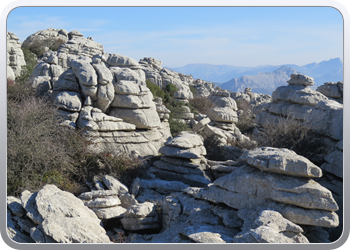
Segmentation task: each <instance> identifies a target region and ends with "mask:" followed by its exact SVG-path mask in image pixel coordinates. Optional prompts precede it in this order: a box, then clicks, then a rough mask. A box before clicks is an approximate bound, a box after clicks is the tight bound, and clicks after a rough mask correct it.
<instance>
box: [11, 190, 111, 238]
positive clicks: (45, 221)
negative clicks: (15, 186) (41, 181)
mask: <svg viewBox="0 0 350 250" xmlns="http://www.w3.org/2000/svg"><path fill="white" fill-rule="evenodd" d="M9 203H10V204H9ZM8 204H9V205H8V207H9V209H10V210H11V212H10V211H8V213H10V214H8V215H9V216H10V217H8V221H9V222H12V223H13V222H16V223H17V225H15V226H13V224H8V231H9V232H10V237H11V238H12V239H14V240H15V241H18V238H20V239H21V241H20V242H24V243H27V242H29V243H30V242H37V243H57V242H58V243H109V242H110V240H109V238H108V236H107V235H106V231H105V229H104V228H103V227H102V226H101V221H100V219H98V218H97V216H96V215H95V213H94V212H93V211H91V210H90V209H89V208H87V207H86V206H84V203H83V202H82V201H81V200H80V199H78V198H76V197H75V196H74V195H73V194H71V193H68V192H64V191H61V190H60V189H58V188H57V187H56V186H54V185H45V186H44V187H43V188H42V189H41V190H40V191H39V192H37V193H31V192H29V191H27V190H26V191H24V192H23V193H22V195H21V200H15V199H14V198H10V199H9V200H8ZM12 213H13V214H14V216H13V215H12ZM16 227H17V228H19V229H14V228H16ZM23 235H24V236H23Z"/></svg>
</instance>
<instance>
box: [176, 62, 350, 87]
mask: <svg viewBox="0 0 350 250" xmlns="http://www.w3.org/2000/svg"><path fill="white" fill-rule="evenodd" d="M292 69H293V70H292ZM172 70H175V71H177V72H181V73H184V74H190V75H192V76H193V77H194V78H199V79H203V80H206V81H211V82H214V83H216V85H218V86H220V87H221V88H223V89H227V90H231V91H236V92H241V91H244V89H245V88H246V87H249V88H251V89H252V91H253V92H257V93H262V94H271V93H272V91H273V90H274V89H276V88H277V87H279V86H282V85H287V83H286V81H287V80H288V79H289V78H290V74H291V72H293V73H302V74H305V75H308V76H310V77H312V78H314V80H315V87H316V86H319V85H322V84H323V83H325V82H337V81H342V80H343V62H342V60H341V59H340V58H332V59H329V60H324V61H321V62H319V63H316V62H313V63H309V64H305V65H303V66H299V65H296V64H284V65H260V66H256V67H243V66H231V65H212V64H207V63H198V64H187V65H186V66H184V67H179V68H172ZM283 71H284V72H283ZM288 74H289V75H288ZM229 77H230V79H228V78H229ZM227 79H228V80H227ZM223 80H225V81H223Z"/></svg>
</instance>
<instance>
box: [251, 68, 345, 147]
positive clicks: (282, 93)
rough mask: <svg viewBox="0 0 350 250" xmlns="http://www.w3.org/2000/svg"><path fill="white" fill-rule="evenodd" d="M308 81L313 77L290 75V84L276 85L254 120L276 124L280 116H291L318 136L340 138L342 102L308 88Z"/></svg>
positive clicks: (264, 124)
mask: <svg viewBox="0 0 350 250" xmlns="http://www.w3.org/2000/svg"><path fill="white" fill-rule="evenodd" d="M302 76H303V77H302ZM311 84H313V81H312V78H309V77H307V76H304V75H300V74H292V76H291V80H290V81H289V85H288V86H282V87H278V88H277V89H276V90H275V91H274V92H273V93H272V102H271V103H267V104H265V105H263V108H264V109H265V110H264V111H261V112H260V113H259V114H258V115H257V116H256V118H255V122H256V123H257V124H258V125H260V126H267V125H268V124H270V125H277V124H278V123H279V122H280V120H281V119H282V120H284V119H292V120H296V121H297V122H300V123H305V124H307V125H309V127H310V128H311V129H312V130H314V131H315V132H317V133H319V134H321V135H324V136H327V137H330V138H332V139H334V140H341V139H342V137H343V126H342V125H343V105H342V104H340V103H338V102H336V101H333V100H329V99H328V98H327V97H326V96H325V95H323V94H322V93H320V92H318V91H314V90H311V89H310V88H309V87H308V86H310V85H311Z"/></svg>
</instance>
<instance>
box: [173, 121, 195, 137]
mask: <svg viewBox="0 0 350 250" xmlns="http://www.w3.org/2000/svg"><path fill="white" fill-rule="evenodd" d="M169 127H170V132H171V135H172V136H176V135H178V134H179V133H180V132H181V131H189V130H190V127H189V126H188V125H187V124H185V123H183V122H181V121H179V120H177V119H174V118H170V119H169Z"/></svg>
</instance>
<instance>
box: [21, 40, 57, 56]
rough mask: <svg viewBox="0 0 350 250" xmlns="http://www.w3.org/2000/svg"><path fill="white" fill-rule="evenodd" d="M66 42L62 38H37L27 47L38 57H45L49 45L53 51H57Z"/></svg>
mask: <svg viewBox="0 0 350 250" xmlns="http://www.w3.org/2000/svg"><path fill="white" fill-rule="evenodd" d="M63 43H64V41H63V40H62V39H60V38H58V39H53V38H50V39H46V40H41V39H37V40H35V41H33V42H32V43H31V45H30V46H29V47H28V48H27V49H29V51H31V52H32V53H34V54H35V55H36V56H37V57H38V58H41V57H43V55H44V54H45V52H46V51H45V47H48V48H49V49H50V50H52V51H56V50H58V49H59V47H60V46H61V45H62V44H63Z"/></svg>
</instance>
